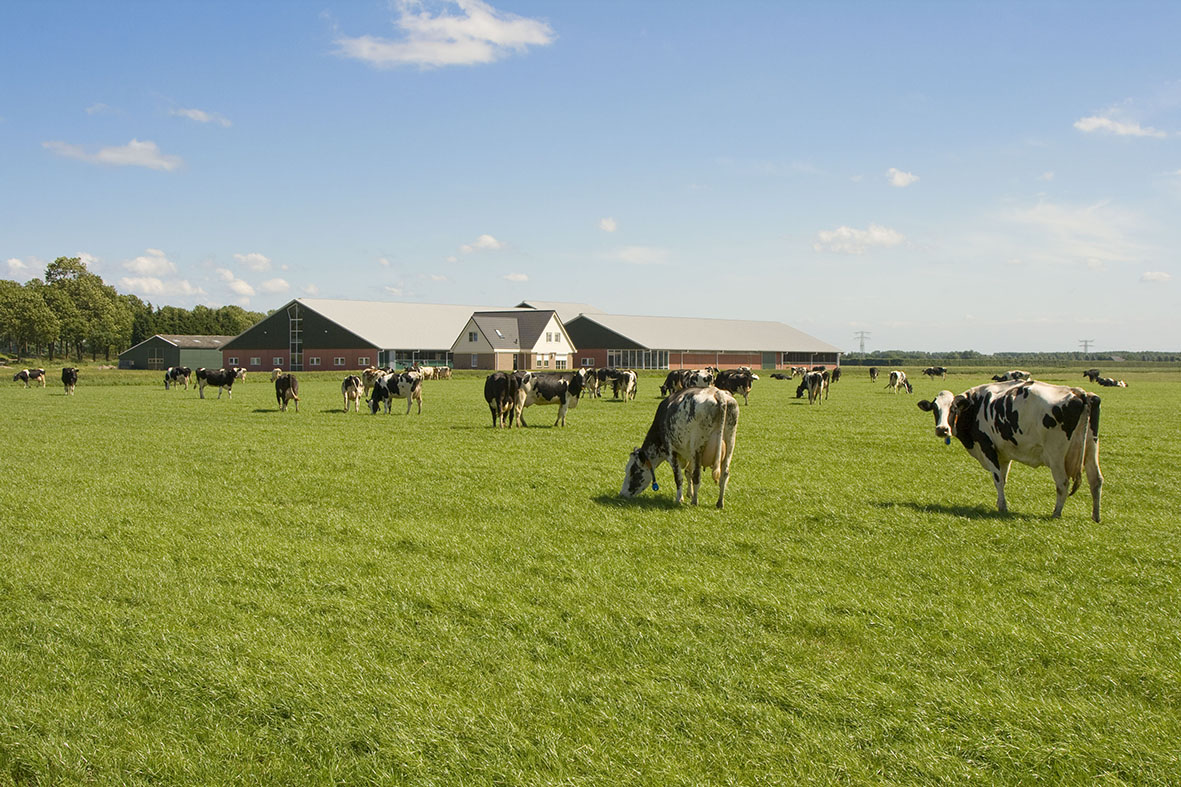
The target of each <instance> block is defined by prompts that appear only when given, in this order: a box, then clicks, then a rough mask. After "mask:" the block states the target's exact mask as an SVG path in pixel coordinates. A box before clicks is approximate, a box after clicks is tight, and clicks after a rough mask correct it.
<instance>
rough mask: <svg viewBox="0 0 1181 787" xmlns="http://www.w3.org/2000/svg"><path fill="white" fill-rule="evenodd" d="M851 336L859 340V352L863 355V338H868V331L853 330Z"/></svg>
mask: <svg viewBox="0 0 1181 787" xmlns="http://www.w3.org/2000/svg"><path fill="white" fill-rule="evenodd" d="M853 338H854V339H860V340H861V354H862V355H865V340H866V339H868V338H869V331H853Z"/></svg>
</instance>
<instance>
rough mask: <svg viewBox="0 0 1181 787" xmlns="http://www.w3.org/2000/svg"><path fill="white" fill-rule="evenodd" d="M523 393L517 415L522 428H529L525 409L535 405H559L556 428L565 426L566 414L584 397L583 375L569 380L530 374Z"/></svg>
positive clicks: (526, 375)
mask: <svg viewBox="0 0 1181 787" xmlns="http://www.w3.org/2000/svg"><path fill="white" fill-rule="evenodd" d="M632 374H635V373H634V372H632ZM521 391H522V392H523V394H524V400H523V401H522V402H521V408H522V410H521V412H520V413H518V414H517V420H519V421H520V422H521V426H528V424H527V423H525V412H524V408H526V407H531V406H533V405H535V404H556V405H558V418H557V420H556V421H554V426H559V425H561V426H565V425H566V412H567V411H569V410H572V409H574V408H575V407H577V406H578V399H579V397H580V396H582V375H580V374H576V375H574V376H573V377H571V378H570V379H568V380H567V379H563V378H561V377H558V376H557V375H553V374H534V373H532V372H530V373H527V374H525V375H524V377H523V378H522V380H521Z"/></svg>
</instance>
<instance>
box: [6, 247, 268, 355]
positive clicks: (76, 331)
mask: <svg viewBox="0 0 1181 787" xmlns="http://www.w3.org/2000/svg"><path fill="white" fill-rule="evenodd" d="M265 316H266V314H264V313H262V312H252V311H247V310H246V309H243V308H242V307H241V306H222V307H220V308H217V309H211V308H209V307H207V306H195V307H193V309H192V310H189V309H182V308H179V307H176V306H162V307H153V306H152V304H151V303H146V302H144V301H142V300H140V299H139V298H138V297H137V296H135V295H120V294H119V293H118V292H116V291H115V288H114V287H112V286H110V285H109V284H106V283H105V282H104V281H103V280H102V277H101V276H99V275H98V274H96V273H91V272H90V271H89V270H87V268H86V265H85V264H83V262H82V260H81V258H79V257H58V258H57V259H56V260H54V261H53V262H51V263H49V265H47V266H46V267H45V278H44V280H42V279H32V280H30V281H28V282H26V283H25V284H23V285H22V284H18V283H17V282H15V281H9V280H6V279H0V341H2V342H3V343H4V344H5V345H6V346H7V347H8V351H9V352H10V353H11V354H14V355H16V357H17V359H18V360H19V359H20V358H21V357H22V356H42V355H47V356H48V357H49V360H50V361H53V359H54V358H55V357H61V358H68V357H70V356H73V357H74V358H75V359H77V360H78V361H81V360H82V358H83V356H84V355H87V354H89V355H90V357H91V359H92V360H98V356H99V355H100V354H101V355H102V356H103V357H104V358H105V359H106V360H108V361H109V360H110V359H111V352H112V351H114V352H115V353H116V354H118V353H119V352H122V351H123V350H125V349H127V348H128V347H132V346H134V345H136V344H139V343H140V342H142V341H143V340H144V339H148V338H150V337H152V336H154V335H156V334H157V333H163V334H190V335H204V336H215V335H221V336H236V335H238V334H239V333H241V332H242V331H244V330H246V329H247V328H249V327H250V326H251V325H254V324H255V323H256V322H258V321H259V320H261V319H262V318H263V317H265Z"/></svg>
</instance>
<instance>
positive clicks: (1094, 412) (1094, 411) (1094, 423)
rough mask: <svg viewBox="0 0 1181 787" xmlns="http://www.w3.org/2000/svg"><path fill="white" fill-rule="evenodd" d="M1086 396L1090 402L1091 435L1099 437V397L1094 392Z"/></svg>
mask: <svg viewBox="0 0 1181 787" xmlns="http://www.w3.org/2000/svg"><path fill="white" fill-rule="evenodd" d="M1088 398H1089V399H1090V403H1091V414H1090V422H1091V436H1092V437H1094V438H1096V439H1098V437H1099V401H1100V400H1099V397H1098V396H1096V395H1095V394H1089V396H1088Z"/></svg>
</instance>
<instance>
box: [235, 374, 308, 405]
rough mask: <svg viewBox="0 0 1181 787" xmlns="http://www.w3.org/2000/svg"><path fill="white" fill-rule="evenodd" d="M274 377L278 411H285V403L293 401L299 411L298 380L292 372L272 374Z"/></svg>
mask: <svg viewBox="0 0 1181 787" xmlns="http://www.w3.org/2000/svg"><path fill="white" fill-rule="evenodd" d="M231 371H232V370H231ZM272 376H273V377H274V378H275V401H277V402H278V403H279V411H280V412H284V413H285V412H287V404H288V403H289V402H295V412H297V413H298V412H299V380H297V379H295V375H294V374H283V373H280V374H277V375H272Z"/></svg>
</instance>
